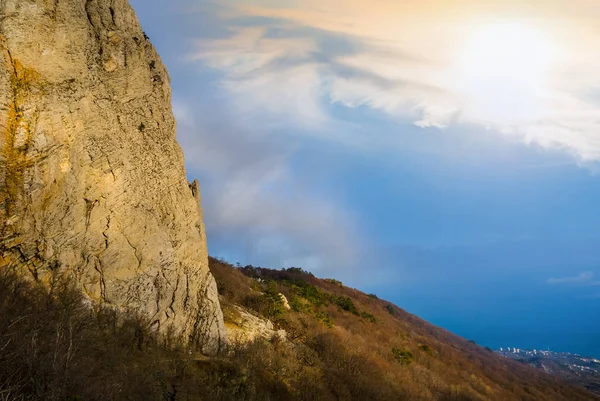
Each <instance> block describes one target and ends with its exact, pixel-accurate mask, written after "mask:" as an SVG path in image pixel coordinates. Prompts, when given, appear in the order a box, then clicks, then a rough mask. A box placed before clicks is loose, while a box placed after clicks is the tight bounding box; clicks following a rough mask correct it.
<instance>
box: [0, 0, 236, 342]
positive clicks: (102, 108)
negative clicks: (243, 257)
mask: <svg viewBox="0 0 600 401" xmlns="http://www.w3.org/2000/svg"><path fill="white" fill-rule="evenodd" d="M0 229H1V233H0V268H15V269H19V270H20V271H22V272H24V274H27V275H30V276H31V277H32V278H33V279H35V280H37V281H40V282H42V283H49V282H50V281H51V280H53V279H55V278H56V277H58V276H68V277H71V278H73V279H75V281H76V282H77V283H78V284H79V285H80V287H81V289H82V290H83V291H84V293H85V294H86V295H87V296H88V297H89V298H90V299H92V300H94V301H96V302H99V303H107V304H110V305H113V306H117V307H125V308H133V309H136V310H140V311H143V312H144V313H145V314H146V316H148V318H149V319H150V320H149V322H150V324H151V325H153V326H154V327H155V328H156V329H158V330H161V331H165V330H167V328H168V327H172V328H174V329H175V330H176V331H177V333H179V334H181V335H183V336H185V338H187V339H189V340H190V341H192V342H193V343H194V344H196V345H198V346H200V347H202V349H203V350H204V351H205V352H207V353H214V352H215V351H216V350H217V349H218V348H219V346H220V345H221V343H222V342H223V341H224V340H225V330H224V327H223V317H222V313H221V309H220V306H219V301H218V296H217V289H216V285H215V281H214V279H213V277H212V275H211V274H210V272H209V270H208V261H207V249H206V237H205V232H204V225H203V223H202V211H201V209H200V194H199V188H198V184H197V182H194V183H193V184H191V185H190V184H188V182H187V180H186V174H185V170H184V165H183V155H182V152H181V149H180V147H179V145H178V144H177V142H176V140H175V120H174V117H173V113H172V110H171V90H170V85H169V77H168V74H167V71H166V69H165V67H164V66H163V64H162V63H161V60H160V58H159V56H158V55H157V53H156V51H155V49H154V47H153V46H152V45H151V44H150V42H149V40H148V38H147V37H146V35H145V34H144V32H143V31H142V29H141V28H140V25H139V23H138V20H137V18H136V16H135V13H134V11H133V10H132V8H131V7H130V6H129V4H128V3H127V0H0Z"/></svg>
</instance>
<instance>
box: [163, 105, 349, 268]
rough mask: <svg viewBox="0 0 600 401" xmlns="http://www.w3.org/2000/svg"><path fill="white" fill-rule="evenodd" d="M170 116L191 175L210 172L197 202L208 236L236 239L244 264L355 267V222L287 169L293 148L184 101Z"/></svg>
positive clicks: (262, 131)
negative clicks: (174, 123)
mask: <svg viewBox="0 0 600 401" xmlns="http://www.w3.org/2000/svg"><path fill="white" fill-rule="evenodd" d="M174 110H175V113H176V116H177V119H178V121H179V126H178V136H179V138H178V139H179V141H180V142H181V144H182V146H183V147H184V148H185V149H186V152H187V154H188V155H193V156H192V157H189V156H188V158H187V160H186V162H187V166H188V170H189V171H190V172H204V173H206V174H207V177H205V179H203V180H202V203H203V207H204V210H205V222H206V225H207V229H208V230H209V233H210V236H211V237H210V238H230V239H231V238H232V237H236V238H237V239H236V241H238V242H241V243H243V244H244V245H243V248H245V252H246V253H247V254H246V255H245V257H244V258H243V260H244V261H249V260H260V261H262V262H261V263H271V265H270V266H271V267H282V266H291V265H296V266H301V267H304V268H308V269H311V270H312V271H315V272H317V271H319V270H320V269H325V268H327V269H335V268H336V267H347V268H353V267H355V264H356V260H357V255H358V254H359V253H360V249H361V243H360V241H359V239H358V233H357V227H356V220H355V219H354V218H353V216H351V215H350V214H349V213H348V212H346V211H345V210H344V209H343V207H342V206H341V205H340V204H339V203H338V202H336V200H335V199H330V198H324V197H321V196H318V195H315V194H314V193H313V192H311V191H310V190H307V189H306V188H304V187H303V186H302V185H301V183H302V181H303V180H305V179H306V177H298V176H296V175H295V174H294V173H293V172H292V171H291V170H290V160H291V158H292V157H293V155H294V146H293V144H291V143H290V142H289V141H288V142H286V141H284V142H278V141H277V139H276V138H273V137H272V136H271V134H270V133H269V131H268V130H264V129H263V128H264V127H253V126H251V125H246V121H240V120H236V119H231V118H228V116H227V114H226V113H225V112H215V111H214V110H202V109H201V108H198V107H194V106H192V105H191V104H187V103H185V102H183V101H182V100H176V101H175V103H174ZM194 112H195V113H194ZM309 178H310V177H309ZM210 242H211V241H210V239H209V248H210Z"/></svg>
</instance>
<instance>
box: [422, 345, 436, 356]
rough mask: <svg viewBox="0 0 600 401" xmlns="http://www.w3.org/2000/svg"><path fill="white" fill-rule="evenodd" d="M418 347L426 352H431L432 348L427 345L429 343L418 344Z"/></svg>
mask: <svg viewBox="0 0 600 401" xmlns="http://www.w3.org/2000/svg"><path fill="white" fill-rule="evenodd" d="M419 349H420V350H421V351H423V352H426V353H428V354H433V350H432V349H431V347H429V345H426V344H422V345H419Z"/></svg>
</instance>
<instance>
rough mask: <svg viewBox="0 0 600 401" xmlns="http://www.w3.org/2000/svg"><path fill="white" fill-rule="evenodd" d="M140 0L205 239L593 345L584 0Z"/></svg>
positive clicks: (598, 350)
mask: <svg viewBox="0 0 600 401" xmlns="http://www.w3.org/2000/svg"><path fill="white" fill-rule="evenodd" d="M131 3H132V5H133V6H134V8H135V10H136V12H137V14H138V17H139V18H140V20H141V23H142V26H143V27H144V29H145V31H146V33H147V34H148V35H149V36H150V38H151V40H152V42H153V43H154V44H155V46H156V47H157V48H158V50H159V53H160V54H161V56H162V58H163V62H164V63H165V64H166V65H167V67H168V69H169V71H170V75H171V80H172V86H173V107H174V110H175V114H176V116H177V119H178V139H179V141H180V143H181V145H182V147H183V150H184V153H185V156H186V167H187V170H188V175H189V177H190V179H192V178H198V179H199V180H200V182H201V187H202V196H203V200H202V202H203V207H204V213H205V220H206V226H207V231H208V239H209V251H210V253H211V254H212V255H214V256H221V257H224V258H225V259H227V260H229V261H232V262H236V261H239V262H240V263H242V264H255V265H262V266H267V267H273V268H279V267H289V266H301V267H304V268H305V269H308V270H311V271H313V272H314V273H315V274H317V275H319V276H323V277H335V278H337V279H341V280H342V281H343V282H344V283H345V284H347V285H350V286H353V287H356V288H359V289H361V290H363V291H365V292H375V293H377V294H378V295H379V296H380V297H384V298H386V299H388V300H390V301H393V302H394V303H396V304H398V305H399V306H400V307H402V308H404V309H406V310H408V311H409V312H412V313H415V314H416V315H418V316H420V317H422V318H424V319H426V320H428V321H430V322H432V323H434V324H437V325H440V326H442V327H445V328H447V329H449V330H451V331H453V332H455V333H457V334H459V335H462V336H464V337H466V338H469V339H473V340H475V341H477V342H478V343H480V344H482V345H487V346H490V347H493V348H498V347H502V346H513V347H518V348H527V347H530V348H543V349H546V348H548V347H550V348H551V349H554V350H564V351H570V352H578V353H583V354H589V355H591V356H596V357H600V341H599V339H600V252H598V250H599V249H600V214H599V213H597V210H598V208H599V205H600V175H599V174H598V160H600V133H599V132H600V75H598V74H597V73H596V71H598V68H600V50H598V49H597V45H596V44H597V43H598V39H599V38H598V37H597V36H598V33H597V29H596V28H597V21H600V18H598V17H600V16H598V15H596V14H597V13H598V12H599V11H598V9H597V8H594V4H593V3H594V2H593V1H591V0H590V1H587V0H575V1H571V2H570V3H569V4H570V6H569V9H568V10H567V9H565V7H564V4H566V3H564V2H561V1H557V0H556V1H545V2H541V1H540V2H537V1H531V2H528V6H527V7H525V6H523V5H522V4H521V3H522V2H518V1H502V2H500V1H498V2H494V1H490V2H486V4H485V6H484V5H481V3H477V2H474V1H470V0H459V1H456V2H452V4H451V5H449V3H448V2H441V1H434V0H426V1H420V2H409V1H406V2H397V1H389V0H377V1H376V2H369V3H367V2H365V1H359V0H345V1H344V2H340V0H319V1H316V0H306V1H302V2H300V1H296V0H285V1H282V0H278V1H271V0H255V1H244V0H222V1H218V2H213V1H208V0H175V1H171V2H168V3H167V2H164V1H158V0H131ZM594 13H596V14H594Z"/></svg>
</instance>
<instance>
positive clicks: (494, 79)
mask: <svg viewBox="0 0 600 401" xmlns="http://www.w3.org/2000/svg"><path fill="white" fill-rule="evenodd" d="M554 55H555V49H554V46H553V43H552V40H551V39H550V38H548V37H546V36H545V35H544V33H543V32H542V31H539V30H537V29H535V28H533V27H529V26H527V25H525V24H522V23H518V22H499V23H494V24H489V25H486V26H483V27H480V28H479V29H475V30H474V32H473V33H472V34H471V36H470V38H469V39H468V40H467V41H466V43H465V44H464V47H463V50H462V54H461V55H460V57H459V58H458V65H457V70H458V77H459V78H458V80H457V84H458V86H459V87H458V90H459V93H461V95H462V96H464V100H465V102H466V104H465V112H466V113H469V117H470V118H475V119H477V120H480V121H481V122H482V123H486V124H497V125H501V126H510V125H512V124H518V123H522V122H526V121H532V120H535V119H537V118H538V117H539V115H540V114H541V113H542V110H543V99H544V98H545V96H544V94H545V93H546V92H547V90H548V81H549V75H550V71H551V69H552V66H553V62H554Z"/></svg>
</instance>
